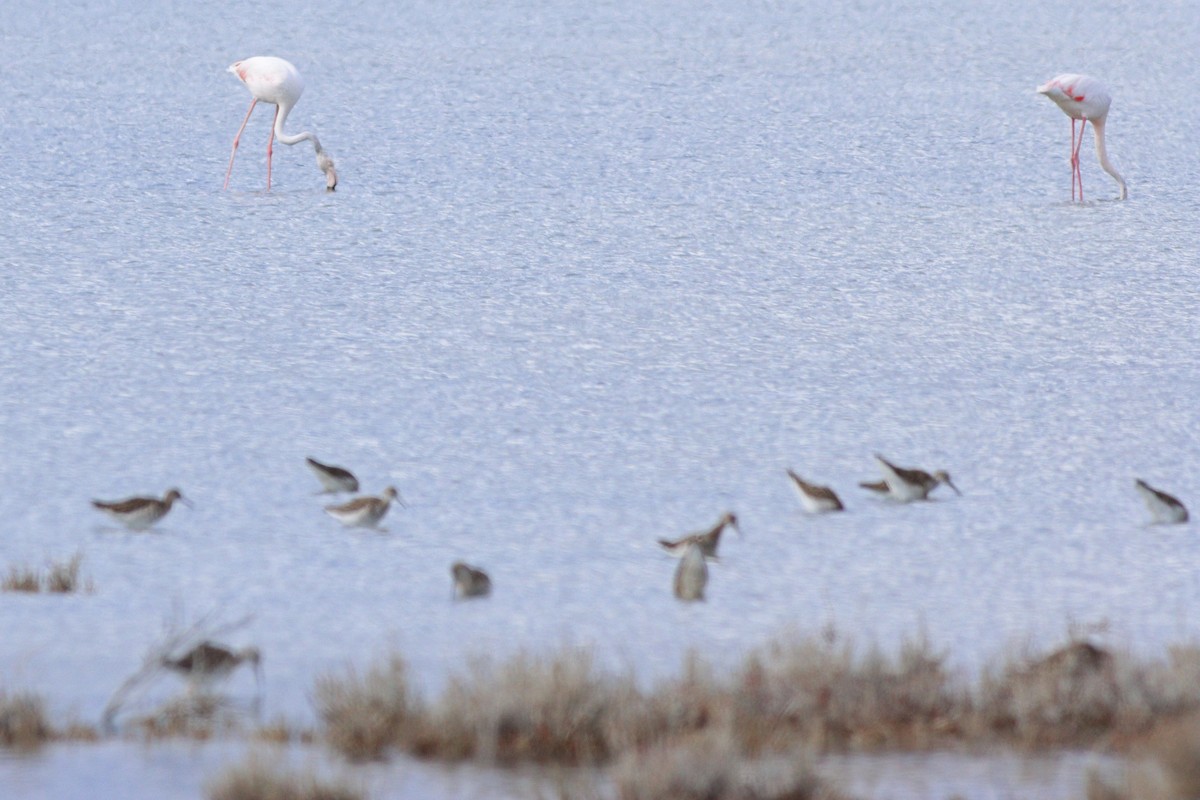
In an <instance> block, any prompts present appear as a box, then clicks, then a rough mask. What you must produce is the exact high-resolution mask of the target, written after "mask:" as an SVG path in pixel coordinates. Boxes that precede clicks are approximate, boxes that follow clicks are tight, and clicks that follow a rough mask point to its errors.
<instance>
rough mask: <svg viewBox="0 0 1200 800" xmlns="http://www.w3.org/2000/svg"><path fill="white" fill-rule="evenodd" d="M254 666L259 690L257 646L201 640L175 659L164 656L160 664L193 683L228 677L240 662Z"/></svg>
mask: <svg viewBox="0 0 1200 800" xmlns="http://www.w3.org/2000/svg"><path fill="white" fill-rule="evenodd" d="M247 662H248V663H250V664H251V665H253V667H254V680H255V683H256V684H257V685H258V688H259V691H260V692H261V691H262V654H261V653H260V652H259V650H258V648H257V647H253V646H251V647H243V648H241V649H240V650H230V649H229V648H228V647H223V646H221V645H219V644H214V643H212V642H201V643H200V644H198V645H196V646H195V647H193V648H192V649H191V650H189V651H187V652H186V653H184V654H183V655H182V656H180V657H179V658H170V657H165V658H163V660H162V664H163V666H164V667H166V668H167V669H169V670H172V671H174V672H177V673H179V674H180V675H182V676H184V677H185V678H187V679H188V680H189V681H190V682H192V683H193V684H196V685H211V684H213V683H216V682H217V681H221V680H224V679H225V678H228V677H229V675H230V673H232V672H233V671H234V670H235V669H237V668H238V667H239V666H241V665H242V664H243V663H247Z"/></svg>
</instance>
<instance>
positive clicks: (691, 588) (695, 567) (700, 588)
mask: <svg viewBox="0 0 1200 800" xmlns="http://www.w3.org/2000/svg"><path fill="white" fill-rule="evenodd" d="M707 585H708V565H707V564H705V563H704V550H703V549H702V548H701V546H700V543H699V542H695V541H692V542H688V544H687V546H686V547H685V548H684V550H683V555H682V556H681V558H680V559H679V566H678V567H676V568H675V582H674V586H673V588H674V591H675V596H676V597H678V598H679V599H680V600H685V601H688V602H691V601H693V600H703V599H704V587H705V586H707Z"/></svg>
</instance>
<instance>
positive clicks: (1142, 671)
mask: <svg viewBox="0 0 1200 800" xmlns="http://www.w3.org/2000/svg"><path fill="white" fill-rule="evenodd" d="M979 694H980V700H979V709H978V715H977V720H978V723H979V725H980V726H981V727H983V728H984V729H985V731H986V732H988V733H990V734H992V735H998V736H999V737H1000V738H1003V739H1012V740H1015V741H1016V742H1017V743H1018V744H1021V745H1024V746H1058V747H1067V746H1069V747H1081V746H1092V745H1097V744H1105V743H1109V744H1113V743H1120V742H1122V741H1127V740H1130V739H1136V738H1137V737H1139V736H1141V735H1143V734H1145V733H1146V732H1148V731H1149V730H1150V729H1151V728H1152V727H1153V726H1154V725H1155V723H1156V722H1157V721H1161V720H1163V719H1165V718H1174V717H1178V716H1181V715H1184V714H1188V713H1191V712H1194V711H1196V710H1197V709H1200V651H1198V650H1196V649H1194V648H1172V649H1171V650H1170V655H1169V658H1168V660H1167V661H1166V662H1154V661H1139V660H1136V659H1134V658H1133V657H1132V656H1129V655H1127V654H1122V653H1114V652H1111V651H1109V650H1107V649H1104V648H1101V647H1098V646H1096V645H1093V644H1091V643H1089V642H1086V641H1080V640H1076V641H1071V642H1068V643H1067V644H1066V645H1064V646H1062V647H1059V648H1057V649H1055V650H1053V651H1051V652H1050V653H1049V654H1047V655H1045V656H1041V657H1033V658H1024V659H1018V660H1016V661H1012V662H1010V663H1008V664H1007V665H1006V666H1005V667H1004V668H1003V669H1002V670H1001V671H1000V672H999V673H998V674H997V673H986V674H985V675H984V677H983V680H982V682H981V686H980V692H979Z"/></svg>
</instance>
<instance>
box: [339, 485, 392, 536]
mask: <svg viewBox="0 0 1200 800" xmlns="http://www.w3.org/2000/svg"><path fill="white" fill-rule="evenodd" d="M393 500H395V501H396V502H397V503H399V504H400V505H401V506H403V505H404V500H402V499H400V493H399V492H397V491H396V488H395V487H394V486H389V487H388V488H387V489H385V490H384V492H383V494H382V495H380V496H379V497H371V496H369V495H368V496H367V497H356V498H354V499H353V500H351V501H350V502H348V503H342V504H341V505H338V506H326V507H325V513H326V514H328V515H329V516H331V517H333V518H334V519H336V520H337V521H338V522H340V523H342V524H343V525H345V526H346V527H347V528H376V527H378V526H379V520H381V519H383V517H384V515H385V514H387V512H388V508H389V507H390V506H391V504H392V501H393Z"/></svg>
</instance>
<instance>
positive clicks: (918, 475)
mask: <svg viewBox="0 0 1200 800" xmlns="http://www.w3.org/2000/svg"><path fill="white" fill-rule="evenodd" d="M875 460H876V461H878V462H879V469H880V470H881V471H882V472H883V480H881V481H874V482H870V481H863V482H862V483H859V484H858V485H859V486H861V487H862V488H864V489H870V490H871V491H872V492H879V493H880V494H885V495H887V496H888V497H890V498H891V499H893V500H896V501H898V502H901V503H910V502H912V501H913V500H927V499H928V498H929V493H930V492H932V491H933V490H934V489H935V488H937V486H938V484H942V483H944V484H946V485H947V486H949V487H950V488H951V489H953V490H954V493H955V494H958V495H961V494H962V492H960V491H959V490H958V487H957V486H955V485H954V483H953V481H951V480H950V473H948V472H946V470H944V469H939V470H938V471H937V472H934V473H933V474H932V475H931V474H929V473H928V472H926V471H925V470H923V469H907V468H905V467H897V466H896V465H895V464H893V463H891V462H890V461H888V460H887V459H886V458H884V457H883V456H881V455H879V454H878V453H876V454H875Z"/></svg>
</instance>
